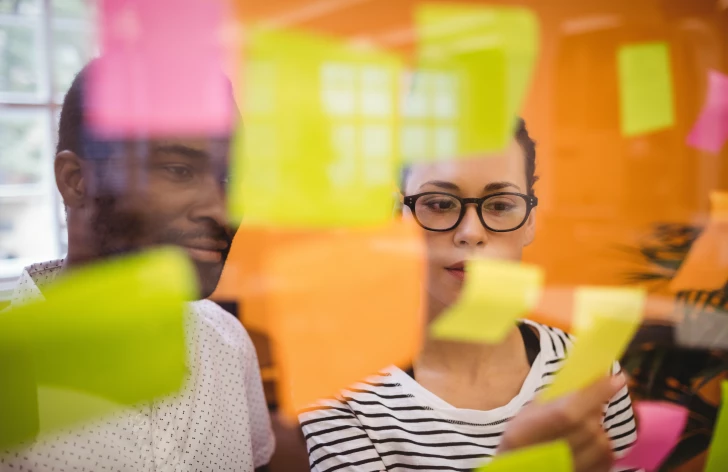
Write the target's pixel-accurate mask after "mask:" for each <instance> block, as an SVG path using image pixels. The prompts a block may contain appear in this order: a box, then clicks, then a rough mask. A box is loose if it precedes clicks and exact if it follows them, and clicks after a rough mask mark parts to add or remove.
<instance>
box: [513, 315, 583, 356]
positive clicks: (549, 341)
mask: <svg viewBox="0 0 728 472" xmlns="http://www.w3.org/2000/svg"><path fill="white" fill-rule="evenodd" d="M523 323H524V324H526V325H528V326H531V327H532V328H533V329H535V330H536V331H538V335H539V339H540V341H541V351H542V352H544V351H545V353H546V355H547V357H549V358H556V359H563V358H564V357H566V355H567V354H568V352H569V350H570V349H571V348H572V346H573V345H574V341H575V338H574V336H572V335H571V334H570V333H567V332H566V331H564V330H561V329H559V328H554V327H553V326H549V325H546V324H543V323H537V322H536V321H531V320H523Z"/></svg>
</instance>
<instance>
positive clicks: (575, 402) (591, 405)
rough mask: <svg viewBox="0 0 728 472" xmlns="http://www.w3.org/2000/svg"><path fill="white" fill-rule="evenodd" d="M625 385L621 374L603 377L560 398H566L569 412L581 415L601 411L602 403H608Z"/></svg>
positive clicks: (577, 415) (576, 415)
mask: <svg viewBox="0 0 728 472" xmlns="http://www.w3.org/2000/svg"><path fill="white" fill-rule="evenodd" d="M625 385H626V380H625V378H624V375H622V374H618V375H613V376H609V377H604V378H602V379H600V380H598V381H596V382H594V383H593V384H591V385H590V386H588V387H586V388H585V389H583V390H581V391H579V392H574V393H572V394H571V395H568V396H566V397H564V398H563V399H561V400H566V403H567V404H568V405H569V409H570V410H571V414H573V415H574V416H575V417H583V416H585V415H587V414H589V413H590V412H593V411H596V410H599V411H601V409H602V408H603V407H604V404H605V403H608V402H609V400H610V399H611V398H612V397H613V396H614V395H616V394H617V392H619V391H620V390H621V389H622V387H624V386H625Z"/></svg>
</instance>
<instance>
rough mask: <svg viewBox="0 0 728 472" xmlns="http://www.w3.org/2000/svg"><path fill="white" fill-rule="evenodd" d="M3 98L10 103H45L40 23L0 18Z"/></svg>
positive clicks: (0, 65) (0, 94) (0, 62)
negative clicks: (40, 101)
mask: <svg viewBox="0 0 728 472" xmlns="http://www.w3.org/2000/svg"><path fill="white" fill-rule="evenodd" d="M0 20H2V21H0V96H1V97H4V98H7V99H9V100H13V101H17V100H24V99H28V100H42V99H43V98H44V93H43V92H44V91H45V87H44V84H45V83H46V82H45V80H43V79H42V78H41V74H42V71H43V68H42V67H41V64H42V53H43V50H44V45H43V41H42V36H41V29H40V20H39V19H34V20H27V19H20V18H14V17H10V18H9V19H7V18H5V19H3V18H2V17H0Z"/></svg>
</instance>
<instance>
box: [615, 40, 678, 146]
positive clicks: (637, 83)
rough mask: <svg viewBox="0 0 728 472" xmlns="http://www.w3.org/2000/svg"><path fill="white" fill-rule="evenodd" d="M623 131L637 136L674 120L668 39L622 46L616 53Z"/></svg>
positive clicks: (628, 134) (669, 124)
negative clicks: (666, 40)
mask: <svg viewBox="0 0 728 472" xmlns="http://www.w3.org/2000/svg"><path fill="white" fill-rule="evenodd" d="M617 63H618V68H619V99H620V113H621V126H622V134H623V135H625V136H635V135H639V134H644V133H650V132H652V131H658V130H661V129H665V128H669V127H671V126H673V124H674V123H675V110H674V105H673V85H672V72H671V71H670V49H669V47H668V45H667V44H666V43H663V42H655V43H642V44H630V45H628V46H623V47H621V48H620V49H619V52H618V53H617Z"/></svg>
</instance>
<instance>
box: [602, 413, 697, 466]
mask: <svg viewBox="0 0 728 472" xmlns="http://www.w3.org/2000/svg"><path fill="white" fill-rule="evenodd" d="M634 410H635V414H636V415H637V424H638V426H637V442H636V443H635V444H634V445H633V446H632V448H631V449H630V450H629V452H628V453H627V455H625V456H624V457H622V458H621V459H619V460H617V463H616V465H617V466H619V467H634V468H638V469H645V470H646V471H647V472H650V471H651V470H656V469H657V468H658V467H659V466H660V464H662V462H663V461H664V460H665V459H667V456H669V455H670V452H671V451H672V450H673V448H674V447H675V445H677V442H678V440H679V439H680V434H681V433H682V431H683V429H685V423H686V422H687V420H688V410H687V409H686V408H684V407H682V406H679V405H675V404H673V403H668V402H650V401H643V402H639V403H636V404H635V405H634Z"/></svg>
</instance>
